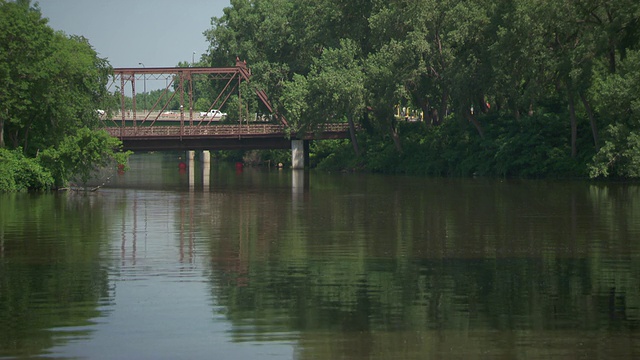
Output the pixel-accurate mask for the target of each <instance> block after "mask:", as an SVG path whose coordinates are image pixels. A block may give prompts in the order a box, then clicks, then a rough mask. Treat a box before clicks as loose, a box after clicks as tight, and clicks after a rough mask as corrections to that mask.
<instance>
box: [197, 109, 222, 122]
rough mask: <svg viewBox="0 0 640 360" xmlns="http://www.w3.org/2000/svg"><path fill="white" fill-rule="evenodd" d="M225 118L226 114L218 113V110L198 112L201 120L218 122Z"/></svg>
mask: <svg viewBox="0 0 640 360" xmlns="http://www.w3.org/2000/svg"><path fill="white" fill-rule="evenodd" d="M225 116H227V113H223V112H220V110H216V109H212V110H211V111H208V112H207V111H201V112H200V117H201V118H205V119H209V120H214V121H217V120H220V119H222V118H223V117H225Z"/></svg>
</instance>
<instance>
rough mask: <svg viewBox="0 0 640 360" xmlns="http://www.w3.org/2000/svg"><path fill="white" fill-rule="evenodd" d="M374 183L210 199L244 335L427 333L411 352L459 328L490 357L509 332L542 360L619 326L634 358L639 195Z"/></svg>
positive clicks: (216, 245)
mask: <svg viewBox="0 0 640 360" xmlns="http://www.w3.org/2000/svg"><path fill="white" fill-rule="evenodd" d="M382 179H384V178H382ZM340 180H341V181H342V180H344V181H347V182H348V181H350V180H351V179H340ZM378 181H379V182H380V183H377V184H376V183H370V182H367V183H365V185H364V188H358V187H357V186H356V184H349V183H347V184H345V183H343V182H341V183H339V184H337V183H336V184H331V183H328V184H322V185H321V186H317V185H316V187H315V188H314V184H313V183H312V186H311V187H312V189H314V190H313V191H312V192H311V193H310V194H309V195H308V196H307V197H306V198H305V202H304V204H303V205H296V206H292V205H291V204H290V203H289V202H288V201H284V200H283V196H284V195H283V194H249V195H247V194H236V195H234V196H230V197H228V198H226V200H225V201H224V202H223V203H222V204H218V205H217V206H220V208H221V209H225V211H224V212H220V214H219V216H220V217H219V219H218V222H217V223H216V225H215V228H216V229H217V231H219V236H217V237H215V240H214V241H213V242H212V243H211V254H212V260H213V263H212V266H213V270H214V275H213V278H214V283H215V290H214V292H215V295H216V296H217V297H218V299H219V302H220V304H221V305H223V306H225V307H226V308H227V310H226V313H227V316H228V318H229V319H230V320H232V322H233V323H234V324H235V336H236V339H237V340H240V341H241V340H244V339H247V340H261V339H263V340H264V339H268V338H269V336H276V335H274V334H280V336H281V335H282V334H288V336H289V337H296V338H298V339H299V340H300V341H304V342H305V343H306V342H309V343H310V344H313V343H314V337H318V338H323V339H331V338H333V337H337V338H340V336H336V335H335V334H336V333H338V334H342V335H343V336H344V337H350V338H358V339H359V340H358V341H362V342H363V343H366V344H369V345H367V346H370V347H369V350H372V349H373V348H374V347H375V348H377V349H378V350H383V349H381V348H380V345H379V343H378V342H379V341H382V343H385V344H387V345H388V346H389V348H396V349H397V348H398V344H393V343H391V342H390V340H389V341H384V340H382V339H381V337H382V336H381V335H380V334H387V335H389V339H395V340H396V341H397V340H398V339H397V337H398V334H408V335H407V336H409V337H412V336H418V335H419V334H423V335H421V336H418V337H421V338H422V339H423V340H424V341H422V342H420V341H418V340H416V341H417V342H416V343H414V344H412V345H407V346H408V347H409V348H410V349H405V350H406V351H409V352H411V351H417V349H423V350H424V349H425V348H423V346H427V345H429V344H431V345H433V344H434V341H435V340H434V339H436V338H438V337H439V336H444V335H443V334H447V333H451V334H455V335H451V336H448V335H447V336H448V337H447V339H449V340H446V341H445V340H442V339H441V342H440V344H442V343H450V339H458V340H460V341H462V340H463V338H461V337H460V333H461V332H462V333H467V334H470V335H469V336H472V337H474V336H476V335H477V336H476V338H475V340H474V341H477V342H478V344H477V347H478V349H480V348H481V347H482V346H485V347H488V348H489V349H494V350H495V349H496V348H499V347H500V346H502V345H499V344H498V343H499V342H498V340H497V339H496V338H495V336H497V335H496V334H498V333H501V334H502V333H505V332H506V333H511V334H512V335H513V338H512V339H510V340H508V339H502V340H500V341H507V342H509V341H511V342H512V344H511V345H509V346H512V347H513V348H516V347H518V346H520V345H521V344H520V342H522V341H524V342H526V341H529V340H531V341H534V342H535V341H539V342H540V344H530V345H527V346H532V347H534V348H535V349H537V351H539V352H544V351H545V349H546V348H545V346H544V345H543V344H542V342H543V341H547V342H549V341H550V342H557V345H558V346H561V347H565V348H570V347H572V346H574V345H575V344H577V342H578V340H581V341H583V342H586V343H587V344H586V345H585V346H586V347H585V348H583V350H584V349H587V348H588V347H589V346H591V345H593V344H594V341H595V342H597V341H601V340H602V339H603V338H608V337H609V336H610V334H611V332H612V331H615V332H620V333H621V334H627V335H623V336H622V337H620V339H621V340H619V342H618V345H616V346H618V348H619V349H618V350H619V353H620V354H625V352H627V353H629V352H630V353H633V352H634V351H638V349H636V348H635V347H634V346H633V345H632V344H633V341H631V340H633V339H637V338H638V336H637V333H636V329H637V327H638V320H639V316H640V314H639V310H638V309H639V308H640V307H639V306H640V294H639V291H640V289H638V287H637V284H638V283H640V264H639V263H638V262H636V261H633V259H634V258H635V257H637V255H638V254H639V249H640V248H639V245H637V244H635V243H634V242H633V239H632V238H633V236H630V234H633V233H634V232H635V233H637V232H638V231H639V230H640V224H638V222H637V221H636V220H634V219H633V215H632V214H633V213H634V211H633V210H634V208H635V207H637V206H640V196H638V193H637V191H636V189H635V188H626V189H622V188H616V187H615V186H611V187H608V188H607V189H609V190H608V192H606V194H605V193H603V189H598V188H593V187H591V188H590V187H589V186H586V185H583V184H576V183H550V182H520V181H518V182H515V183H511V182H502V183H498V182H494V181H483V180H477V181H469V180H424V179H421V180H420V181H418V180H416V182H415V183H408V184H404V186H402V187H398V185H393V186H394V187H393V190H392V191H389V190H388V189H389V188H388V186H389V184H388V183H386V181H388V180H378ZM389 182H391V181H389ZM612 191H613V193H612ZM553 332H559V333H560V334H561V335H560V338H558V337H556V336H555V335H554V334H553ZM581 333H588V334H592V335H593V336H592V338H587V339H586V340H585V339H582V338H581V336H580V335H579V334H581ZM293 334H299V335H293ZM364 334H368V335H366V336H365V335H364ZM438 334H440V335H438ZM473 334H476V335H473ZM478 336H479V338H477V337H478ZM484 337H486V339H484V340H483V338H484ZM562 339H564V340H562ZM624 339H627V340H628V341H627V342H625V341H624ZM336 340H338V339H336ZM439 341H440V340H439ZM562 341H566V342H567V343H562ZM374 342H375V343H376V345H373V343H374ZM574 342H575V344H574ZM340 343H341V342H340V341H336V344H338V345H336V346H339V344H340ZM451 344H453V345H455V341H453V342H451ZM325 345H326V344H325ZM431 345H429V346H431ZM458 345H459V344H458ZM310 346H311V345H310ZM318 346H320V345H318ZM345 346H347V345H345ZM575 346H576V349H577V345H575ZM431 349H432V351H431V352H432V353H433V351H436V350H433V348H431ZM607 349H609V348H608V347H607ZM369 350H367V352H368V351H369ZM603 351H605V350H603ZM607 351H608V350H607ZM436 352H437V351H436ZM605 352H606V351H605ZM365 357H366V356H365Z"/></svg>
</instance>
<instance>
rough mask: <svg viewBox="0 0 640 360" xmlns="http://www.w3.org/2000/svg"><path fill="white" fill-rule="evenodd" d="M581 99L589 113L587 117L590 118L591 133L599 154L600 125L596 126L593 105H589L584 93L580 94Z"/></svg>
mask: <svg viewBox="0 0 640 360" xmlns="http://www.w3.org/2000/svg"><path fill="white" fill-rule="evenodd" d="M580 99H581V100H582V104H583V105H584V108H585V110H586V111H587V115H588V116H589V122H590V123H591V133H592V134H593V144H594V146H595V147H596V152H598V151H599V150H600V141H599V138H598V124H596V119H595V117H594V116H593V111H592V110H591V105H589V100H587V98H586V97H585V96H584V93H580Z"/></svg>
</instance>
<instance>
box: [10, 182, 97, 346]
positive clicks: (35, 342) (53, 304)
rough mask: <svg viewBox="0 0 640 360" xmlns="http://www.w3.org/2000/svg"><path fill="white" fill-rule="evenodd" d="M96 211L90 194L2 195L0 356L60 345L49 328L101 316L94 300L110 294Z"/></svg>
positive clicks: (94, 197) (82, 321)
mask: <svg viewBox="0 0 640 360" xmlns="http://www.w3.org/2000/svg"><path fill="white" fill-rule="evenodd" d="M101 206H102V203H101V201H100V199H99V195H98V194H95V193H92V194H91V195H83V194H79V193H78V194H75V193H73V194H72V193H70V194H64V195H59V194H42V195H38V196H35V197H34V196H33V195H28V194H13V195H4V196H3V198H2V201H0V229H1V231H2V237H3V245H4V250H3V257H2V258H0V356H4V355H7V356H34V355H37V354H40V353H42V351H44V350H45V349H48V348H50V347H51V346H52V345H55V344H56V343H59V342H60V341H65V340H64V338H60V337H57V336H56V335H57V334H56V332H54V331H50V329H53V328H59V327H69V326H84V325H87V324H89V319H91V318H95V317H97V316H99V315H100V313H99V310H97V304H98V301H99V299H101V298H104V297H107V296H108V279H107V273H106V271H105V270H104V269H103V268H102V267H101V266H100V263H99V261H98V255H99V247H100V244H101V242H100V241H99V240H97V239H98V238H99V236H100V231H101V230H100V229H101V228H102V225H101V224H102V220H103V219H102V217H101V214H102V213H101ZM16 224H19V225H16ZM84 332H86V330H81V329H79V330H75V331H74V332H73V333H71V332H69V333H68V334H67V335H73V336H80V335H83V333H84ZM54 338H55V340H54Z"/></svg>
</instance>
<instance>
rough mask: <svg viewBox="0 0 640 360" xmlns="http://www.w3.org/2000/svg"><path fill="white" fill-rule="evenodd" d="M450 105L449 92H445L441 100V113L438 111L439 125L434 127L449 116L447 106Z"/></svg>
mask: <svg viewBox="0 0 640 360" xmlns="http://www.w3.org/2000/svg"><path fill="white" fill-rule="evenodd" d="M448 103H449V90H445V91H444V93H443V94H442V99H441V100H440V111H438V116H437V119H438V120H437V123H435V124H434V125H440V124H442V122H443V121H444V118H445V117H446V116H447V104H448Z"/></svg>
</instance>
